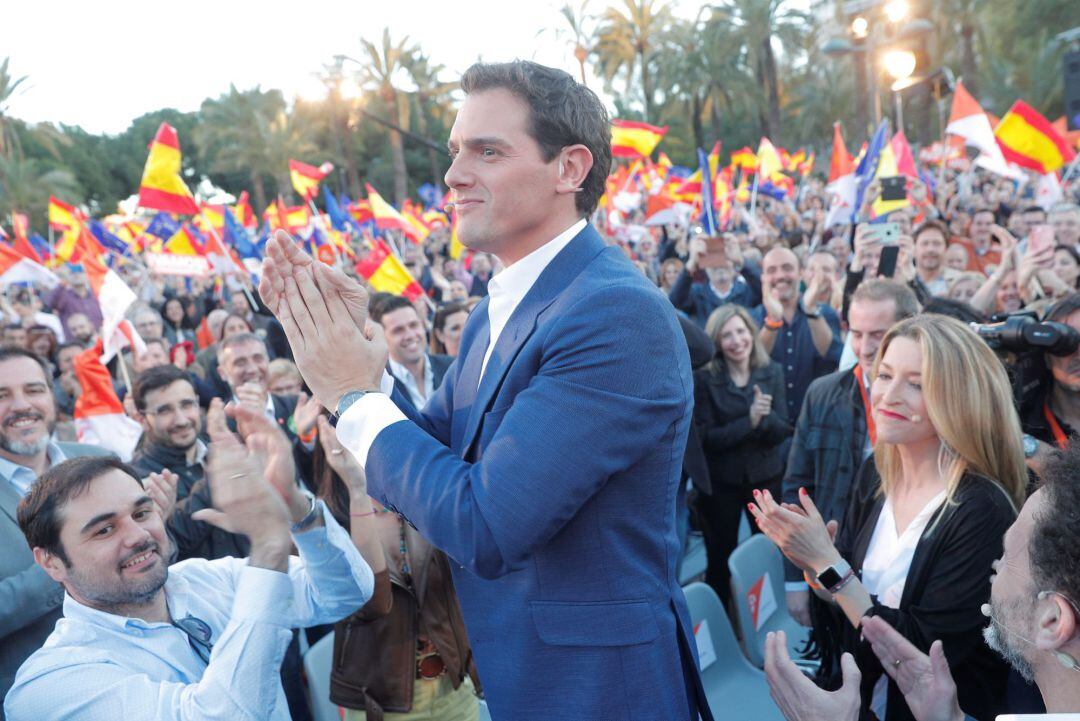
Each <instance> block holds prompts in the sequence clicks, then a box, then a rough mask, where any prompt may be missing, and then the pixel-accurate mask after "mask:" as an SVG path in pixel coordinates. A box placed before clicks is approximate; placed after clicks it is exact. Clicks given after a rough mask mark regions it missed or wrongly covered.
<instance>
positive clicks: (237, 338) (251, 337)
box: [217, 333, 266, 359]
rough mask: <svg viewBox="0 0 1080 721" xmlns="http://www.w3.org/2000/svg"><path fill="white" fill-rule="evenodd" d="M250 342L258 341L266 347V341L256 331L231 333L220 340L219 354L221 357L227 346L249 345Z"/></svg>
mask: <svg viewBox="0 0 1080 721" xmlns="http://www.w3.org/2000/svg"><path fill="white" fill-rule="evenodd" d="M248 343H258V344H259V345H261V346H262V347H263V348H265V347H266V341H264V340H263V339H262V338H260V337H259V336H257V335H255V334H254V333H237V334H236V335H231V336H229V337H228V338H224V339H222V340H221V341H219V342H218V344H217V356H218V358H219V359H220V358H221V357H222V356H223V355H224V353H225V350H226V349H227V348H233V347H235V346H238V345H247V344H248Z"/></svg>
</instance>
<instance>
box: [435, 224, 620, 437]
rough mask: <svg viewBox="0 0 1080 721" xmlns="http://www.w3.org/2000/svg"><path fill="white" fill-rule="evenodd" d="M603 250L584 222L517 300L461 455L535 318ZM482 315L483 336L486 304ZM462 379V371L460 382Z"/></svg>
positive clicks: (482, 383)
mask: <svg viewBox="0 0 1080 721" xmlns="http://www.w3.org/2000/svg"><path fill="white" fill-rule="evenodd" d="M603 249H604V241H603V240H601V238H600V235H599V234H598V233H597V232H596V230H594V229H593V227H592V226H591V225H586V226H585V228H584V229H583V230H582V231H581V232H580V233H578V234H577V235H576V236H574V239H573V240H571V241H570V243H569V244H568V245H567V246H566V247H565V248H563V249H562V250H561V251H559V254H558V255H556V256H555V257H554V258H553V259H552V260H551V262H550V263H548V266H547V267H546V268H545V269H544V271H543V272H542V273H541V274H540V277H539V278H537V279H536V282H535V283H534V284H533V286H532V288H530V289H529V292H528V293H527V294H526V295H525V297H524V298H523V299H522V301H521V303H519V304H518V307H517V308H515V309H514V312H513V314H512V315H511V316H510V319H509V320H508V321H507V322H506V326H505V327H504V328H503V329H502V332H501V333H500V334H499V339H498V340H497V341H496V343H495V348H494V350H493V351H492V352H491V358H489V359H488V364H487V368H485V369H484V376H483V378H482V379H480V387H479V388H478V389H477V390H476V397H475V400H474V401H473V403H472V406H471V408H470V409H469V420H468V423H467V424H466V426H465V432H464V435H463V437H462V440H461V443H460V446H459V448H460V451H461V453H462V455H465V453H466V452H467V451H468V449H469V448H470V446H472V443H473V441H474V440H475V439H476V434H477V432H478V431H479V430H480V421H481V420H482V419H483V417H484V413H486V412H487V411H488V409H489V407H490V406H491V402H492V400H493V399H494V397H495V395H496V393H497V391H498V389H499V387H500V386H501V385H502V380H503V378H504V377H505V376H506V373H507V371H508V370H509V369H510V366H511V365H513V362H514V358H515V357H516V356H517V354H518V352H519V351H520V350H521V347H522V346H523V345H524V344H525V341H526V340H527V339H528V338H529V336H530V335H531V334H532V332H533V329H534V328H535V327H536V319H537V317H538V316H539V315H540V313H541V312H542V311H543V310H544V309H545V308H547V307H548V306H549V305H551V303H552V302H553V301H554V300H555V299H556V298H557V297H558V296H559V293H561V292H562V291H563V290H565V289H566V286H567V285H569V283H570V281H572V280H573V279H574V278H575V277H577V275H578V273H580V272H581V270H582V268H584V267H585V265H586V264H587V263H588V262H589V261H590V260H592V258H593V257H595V256H596V255H597V254H598V253H599V252H600V251H602V250H603ZM478 310H479V308H478ZM484 315H485V319H484V320H485V333H484V335H485V336H487V335H488V333H490V328H488V327H486V326H487V322H486V321H487V318H486V316H487V309H486V307H485V309H484ZM478 340H479V338H478ZM477 345H479V344H477ZM487 345H488V343H487V342H486V339H485V342H484V344H483V346H484V350H486V349H487ZM483 359H484V351H481V352H480V354H479V362H480V363H481V364H482V363H483ZM465 382H466V380H465V376H464V373H463V374H462V383H465ZM471 387H475V383H472V384H471ZM455 400H456V399H455ZM455 407H456V404H455Z"/></svg>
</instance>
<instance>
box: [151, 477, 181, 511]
mask: <svg viewBox="0 0 1080 721" xmlns="http://www.w3.org/2000/svg"><path fill="white" fill-rule="evenodd" d="M142 482H143V488H145V489H146V495H148V496H150V498H151V500H153V502H154V507H155V508H156V509H157V512H158V515H160V516H161V517H162V518H163V519H167V518H168V517H169V515H170V514H172V511H173V508H174V507H175V506H176V486H177V484H178V483H179V482H180V476H178V475H176V474H175V473H173V472H172V471H170V470H169V469H168V468H166V469H164V470H162V471H161V473H151V474H150V475H149V476H147V477H146V478H144V479H142Z"/></svg>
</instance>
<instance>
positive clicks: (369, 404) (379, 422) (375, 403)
mask: <svg viewBox="0 0 1080 721" xmlns="http://www.w3.org/2000/svg"><path fill="white" fill-rule="evenodd" d="M404 420H408V419H407V418H406V417H405V414H404V413H402V412H401V411H400V410H399V409H398V407H397V406H396V405H394V402H393V401H392V400H390V396H389V395H385V394H383V393H368V394H367V395H365V396H364V397H363V398H361V399H360V400H358V401H357V402H356V403H353V404H352V405H351V406H349V408H348V409H346V411H345V412H344V413H343V414H342V415H341V418H339V419H338V424H337V437H338V441H339V442H340V443H341V445H342V446H344V447H345V448H347V449H348V450H349V452H350V453H352V454H353V457H354V458H355V459H356V462H357V463H359V464H360V465H361V466H363V467H364V468H366V467H367V457H368V452H369V451H370V450H371V445H372V444H373V443H375V438H377V437H378V435H379V434H380V433H381V432H382V430H383V429H384V428H386V427H387V426H391V425H393V424H395V423H397V422H399V421H404Z"/></svg>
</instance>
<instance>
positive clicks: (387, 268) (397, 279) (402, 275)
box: [356, 240, 424, 300]
mask: <svg viewBox="0 0 1080 721" xmlns="http://www.w3.org/2000/svg"><path fill="white" fill-rule="evenodd" d="M356 272H357V273H359V274H360V275H362V276H364V277H365V278H367V281H368V283H370V284H371V287H372V288H374V289H375V290H376V291H378V292H380V293H393V294H394V295H403V296H405V297H406V298H408V299H409V300H416V299H417V298H419V297H420V296H422V295H423V294H424V289H423V288H421V287H420V284H419V283H417V282H416V281H415V280H414V279H413V277H412V276H411V275H410V274H409V271H408V270H406V269H405V266H404V265H402V264H401V261H400V260H398V259H397V258H396V257H394V255H393V254H392V253H391V252H390V248H389V246H387V245H386V243H385V242H384V241H382V240H376V241H375V243H374V245H373V246H372V248H371V251H370V252H369V253H368V254H367V255H366V256H365V257H364V259H363V260H361V261H360V262H359V263H357V264H356Z"/></svg>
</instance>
